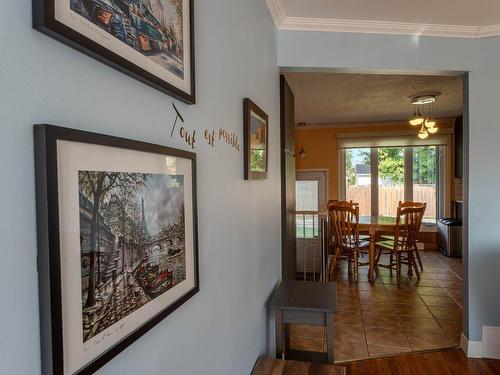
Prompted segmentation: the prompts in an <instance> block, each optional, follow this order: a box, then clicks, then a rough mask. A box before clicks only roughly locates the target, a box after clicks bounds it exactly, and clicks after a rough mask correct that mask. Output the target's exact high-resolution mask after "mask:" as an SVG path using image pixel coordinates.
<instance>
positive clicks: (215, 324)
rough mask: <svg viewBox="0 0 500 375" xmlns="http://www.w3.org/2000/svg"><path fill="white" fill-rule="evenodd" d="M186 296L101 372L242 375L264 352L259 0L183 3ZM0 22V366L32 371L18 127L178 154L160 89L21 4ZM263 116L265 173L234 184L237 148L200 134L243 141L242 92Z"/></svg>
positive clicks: (267, 224)
mask: <svg viewBox="0 0 500 375" xmlns="http://www.w3.org/2000/svg"><path fill="white" fill-rule="evenodd" d="M195 5H196V11H195V19H196V63H197V66H196V74H197V77H196V79H197V93H198V104H197V105H195V106H186V105H183V104H180V103H177V105H178V106H179V108H180V110H181V112H182V113H183V115H184V118H185V119H186V124H187V126H188V127H189V128H191V129H198V140H197V145H198V147H197V150H196V152H197V154H198V202H199V206H198V207H199V255H200V288H201V290H200V293H199V294H197V295H196V296H195V297H194V298H192V299H191V300H189V301H188V302H187V303H186V304H184V305H183V306H182V307H181V308H179V309H178V310H176V311H175V312H174V313H173V314H172V315H171V316H170V317H168V318H166V319H165V320H164V321H163V322H161V323H160V324H159V325H158V326H156V327H155V328H154V329H152V330H151V331H150V332H149V333H147V334H146V335H145V336H143V337H142V338H141V339H139V340H138V341H137V342H136V343H134V344H133V345H132V346H131V347H129V348H128V349H127V350H125V351H124V352H123V353H121V354H120V355H119V356H118V357H116V358H115V359H114V360H113V361H112V362H110V363H109V364H107V365H106V366H105V367H104V368H103V369H102V370H101V371H100V373H102V374H162V375H164V374H176V375H182V374H185V375H194V374H207V375H209V374H213V375H223V374H231V375H233V374H238V375H239V374H247V373H249V372H250V370H251V368H252V365H253V363H254V361H255V360H256V358H257V356H258V355H259V354H260V353H263V352H265V351H266V346H267V342H266V340H267V336H266V327H265V325H266V309H265V307H264V303H265V300H266V298H267V297H268V296H269V294H270V292H271V290H272V288H273V286H274V285H275V283H276V282H277V280H278V279H279V278H280V275H281V271H280V267H281V262H280V254H281V250H280V246H281V242H280V241H281V239H280V238H281V237H280V182H279V91H278V87H279V86H278V70H277V63H276V31H275V29H274V25H273V22H272V19H271V17H270V15H269V14H268V10H267V8H266V5H265V3H264V1H248V0H209V1H195ZM2 15H3V16H2V22H0V35H1V36H2V37H1V38H0V165H1V174H0V176H1V177H0V207H1V212H2V215H1V216H0V255H1V258H0V259H1V261H0V271H1V272H0V296H1V303H2V307H1V308H0V373H1V374H2V375H3V374H5V375H36V374H39V373H40V359H39V356H40V351H39V321H38V285H37V272H36V232H35V186H34V169H33V137H32V124H34V123H51V124H57V125H62V126H67V127H73V128H78V129H85V130H90V131H95V132H100V133H106V134H111V135H116V136H121V137H127V138H131V139H136V140H143V141H147V142H153V143H158V144H163V145H167V146H173V147H178V148H183V149H189V147H188V146H187V145H186V144H184V143H183V142H182V141H181V140H179V139H178V138H175V139H170V137H169V133H170V125H171V123H172V121H173V119H174V112H173V110H172V109H171V108H172V106H171V102H172V100H171V98H170V97H168V96H166V95H165V94H162V93H160V92H159V91H156V90H154V89H152V88H149V87H148V86H145V85H143V84H141V83H139V82H138V81H136V80H133V79H131V78H128V77H127V76H125V75H124V74H122V73H119V72H117V71H115V70H113V69H111V68H108V67H107V66H105V65H103V64H101V63H99V62H97V61H95V60H93V59H91V58H89V57H86V56H85V55H83V54H82V53H79V52H76V51H74V50H73V49H71V48H69V47H67V46H65V45H62V44H60V43H59V42H57V41H55V40H53V39H51V38H49V37H47V36H45V35H42V34H40V33H38V32H37V31H34V30H32V28H31V0H16V1H3V2H2ZM247 96H248V97H250V98H252V99H253V100H254V101H255V102H256V103H257V104H259V105H260V106H261V107H262V108H263V109H264V110H265V111H266V112H267V113H268V114H269V115H270V163H269V166H270V174H269V178H268V179H267V180H265V181H258V182H245V181H243V179H242V176H243V152H242V151H241V152H239V153H238V152H236V151H234V150H233V149H231V148H230V147H229V146H228V145H224V144H219V145H218V146H217V148H215V149H210V148H209V147H208V146H207V145H206V144H204V142H203V139H202V138H201V136H202V130H203V129H204V128H206V127H208V128H218V127H219V126H224V127H226V128H227V129H229V130H231V131H235V132H237V133H238V134H239V136H240V141H241V142H242V141H243V134H242V128H243V124H242V99H243V98H244V97H247Z"/></svg>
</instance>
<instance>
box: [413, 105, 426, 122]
mask: <svg viewBox="0 0 500 375" xmlns="http://www.w3.org/2000/svg"><path fill="white" fill-rule="evenodd" d="M424 121H425V119H424V118H423V117H422V115H421V114H420V108H419V109H418V112H417V114H416V115H414V116H413V117H412V118H411V119H410V125H413V126H417V125H420V124H422V123H423V122H424Z"/></svg>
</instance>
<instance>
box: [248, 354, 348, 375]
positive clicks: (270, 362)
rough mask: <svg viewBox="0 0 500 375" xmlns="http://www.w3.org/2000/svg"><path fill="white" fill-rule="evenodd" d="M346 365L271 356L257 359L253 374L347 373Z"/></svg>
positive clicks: (307, 374)
mask: <svg viewBox="0 0 500 375" xmlns="http://www.w3.org/2000/svg"><path fill="white" fill-rule="evenodd" d="M345 374H346V372H345V367H340V366H332V365H321V364H317V363H307V362H297V361H283V360H281V359H272V358H269V357H260V358H259V359H258V360H257V363H256V365H255V368H254V370H253V372H252V375H345Z"/></svg>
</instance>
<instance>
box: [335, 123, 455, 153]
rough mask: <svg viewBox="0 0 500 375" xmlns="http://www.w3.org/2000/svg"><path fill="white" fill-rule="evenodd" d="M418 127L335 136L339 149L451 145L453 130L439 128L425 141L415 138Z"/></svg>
mask: <svg viewBox="0 0 500 375" xmlns="http://www.w3.org/2000/svg"><path fill="white" fill-rule="evenodd" d="M417 128H418V127H417V126H416V127H415V129H414V130H398V131H394V132H392V131H391V132H359V133H339V134H337V145H338V147H339V149H345V148H373V147H411V146H449V145H451V143H452V135H453V129H449V128H440V129H439V131H438V132H437V133H436V134H431V135H429V137H428V138H427V139H420V138H418V137H417V132H418V129H417Z"/></svg>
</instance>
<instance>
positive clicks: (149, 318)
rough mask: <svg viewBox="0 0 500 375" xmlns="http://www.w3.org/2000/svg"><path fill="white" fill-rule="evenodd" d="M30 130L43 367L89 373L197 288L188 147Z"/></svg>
mask: <svg viewBox="0 0 500 375" xmlns="http://www.w3.org/2000/svg"><path fill="white" fill-rule="evenodd" d="M34 132H35V158H36V159H35V163H36V164H35V165H36V186H37V191H36V193H37V227H38V277H39V288H40V291H39V294H40V311H41V314H40V315H41V319H40V324H41V337H42V365H43V371H42V373H43V374H47V375H48V374H54V375H55V374H57V375H70V374H71V375H73V374H79V375H83V374H93V373H94V372H95V371H97V369H99V368H100V367H101V366H103V365H104V364H105V363H107V362H108V361H110V360H111V359H112V358H113V357H115V356H116V355H117V354H118V353H120V352H121V351H123V350H124V349H125V348H126V347H127V346H129V345H131V344H132V343H133V342H134V341H135V340H137V339H138V338H139V337H141V336H142V335H143V334H144V333H146V332H147V331H149V330H150V329H151V328H153V327H154V326H155V325H156V324H157V323H159V322H160V321H161V320H162V319H164V318H165V317H166V316H167V315H169V314H171V313H172V312H173V311H174V310H176V309H177V308H178V307H179V306H181V305H182V304H183V303H185V302H186V301H188V300H189V299H190V298H191V297H192V296H193V295H195V294H196V293H197V292H198V290H199V284H198V247H197V218H196V217H197V215H196V155H195V154H193V153H190V152H186V151H182V150H177V149H172V148H168V147H164V146H160V145H154V144H149V143H143V142H137V141H133V140H128V139H122V138H117V137H111V136H107V135H101V134H95V133H88V132H83V131H78V130H73V129H67V128H61V127H56V126H50V125H36V126H35V129H34ZM166 371H167V372H168V369H166Z"/></svg>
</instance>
